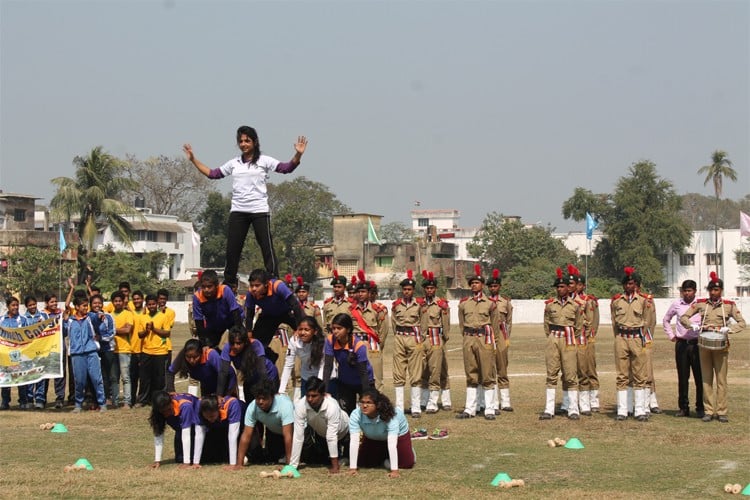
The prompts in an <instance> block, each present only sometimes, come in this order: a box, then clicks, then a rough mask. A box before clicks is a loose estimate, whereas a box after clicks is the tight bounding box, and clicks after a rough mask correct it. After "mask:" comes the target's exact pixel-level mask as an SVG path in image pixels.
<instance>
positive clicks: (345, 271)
mask: <svg viewBox="0 0 750 500" xmlns="http://www.w3.org/2000/svg"><path fill="white" fill-rule="evenodd" d="M336 268H337V269H338V271H339V275H340V276H346V279H347V282H348V280H350V279H351V277H352V276H356V275H357V269H358V267H357V261H356V260H340V261H339V262H338V266H337V267H336Z"/></svg>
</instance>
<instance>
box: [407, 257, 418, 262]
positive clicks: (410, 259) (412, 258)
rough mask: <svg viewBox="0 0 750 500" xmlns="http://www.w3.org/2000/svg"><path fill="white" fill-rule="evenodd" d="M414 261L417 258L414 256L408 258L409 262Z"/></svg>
mask: <svg viewBox="0 0 750 500" xmlns="http://www.w3.org/2000/svg"><path fill="white" fill-rule="evenodd" d="M416 260H417V258H416V257H415V256H413V255H410V256H409V262H414V261H416Z"/></svg>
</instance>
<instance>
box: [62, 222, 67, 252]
mask: <svg viewBox="0 0 750 500" xmlns="http://www.w3.org/2000/svg"><path fill="white" fill-rule="evenodd" d="M66 248H68V244H67V243H65V235H64V234H63V230H62V224H60V253H63V252H64V251H65V249H66Z"/></svg>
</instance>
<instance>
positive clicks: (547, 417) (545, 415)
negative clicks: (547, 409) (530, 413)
mask: <svg viewBox="0 0 750 500" xmlns="http://www.w3.org/2000/svg"><path fill="white" fill-rule="evenodd" d="M553 418H555V416H554V415H552V414H551V413H542V414H541V415H539V420H552V419H553Z"/></svg>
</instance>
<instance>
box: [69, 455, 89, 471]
mask: <svg viewBox="0 0 750 500" xmlns="http://www.w3.org/2000/svg"><path fill="white" fill-rule="evenodd" d="M73 466H74V467H81V466H83V467H86V470H94V466H93V465H91V462H89V461H88V460H86V459H85V458H79V459H78V461H77V462H76V463H74V464H73Z"/></svg>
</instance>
